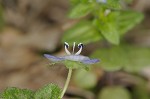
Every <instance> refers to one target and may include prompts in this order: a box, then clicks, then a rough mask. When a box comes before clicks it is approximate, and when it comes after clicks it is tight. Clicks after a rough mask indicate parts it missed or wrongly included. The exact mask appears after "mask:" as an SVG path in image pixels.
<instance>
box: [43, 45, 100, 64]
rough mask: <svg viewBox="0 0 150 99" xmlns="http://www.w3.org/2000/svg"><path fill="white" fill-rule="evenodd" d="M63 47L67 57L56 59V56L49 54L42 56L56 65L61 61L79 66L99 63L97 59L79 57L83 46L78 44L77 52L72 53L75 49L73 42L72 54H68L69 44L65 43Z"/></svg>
mask: <svg viewBox="0 0 150 99" xmlns="http://www.w3.org/2000/svg"><path fill="white" fill-rule="evenodd" d="M64 47H65V51H66V53H67V54H68V55H67V56H62V57H56V56H52V55H49V54H44V56H45V57H46V58H47V59H49V60H50V61H52V62H54V63H57V62H62V61H66V60H68V61H73V62H79V63H81V64H84V65H90V64H95V63H97V62H99V61H100V60H99V59H90V58H89V57H87V56H83V55H80V53H81V51H82V49H83V44H82V43H79V44H78V48H79V50H78V52H76V53H74V49H75V42H74V44H73V51H72V53H70V52H69V50H68V48H69V44H68V43H67V42H65V43H64Z"/></svg>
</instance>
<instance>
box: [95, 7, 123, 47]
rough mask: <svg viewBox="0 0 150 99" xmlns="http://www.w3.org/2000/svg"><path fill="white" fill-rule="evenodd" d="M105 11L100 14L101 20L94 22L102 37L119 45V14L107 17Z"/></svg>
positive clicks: (112, 13) (111, 13)
mask: <svg viewBox="0 0 150 99" xmlns="http://www.w3.org/2000/svg"><path fill="white" fill-rule="evenodd" d="M105 11H106V10H104V11H102V12H101V13H100V14H99V19H96V20H94V24H95V25H96V26H97V27H98V28H99V30H100V31H101V33H102V35H103V36H104V37H105V38H106V39H107V40H108V41H109V42H110V43H112V44H116V45H117V44H119V42H120V40H119V37H120V35H119V32H118V27H117V22H118V21H117V19H116V17H118V16H119V12H110V13H109V14H108V15H105Z"/></svg>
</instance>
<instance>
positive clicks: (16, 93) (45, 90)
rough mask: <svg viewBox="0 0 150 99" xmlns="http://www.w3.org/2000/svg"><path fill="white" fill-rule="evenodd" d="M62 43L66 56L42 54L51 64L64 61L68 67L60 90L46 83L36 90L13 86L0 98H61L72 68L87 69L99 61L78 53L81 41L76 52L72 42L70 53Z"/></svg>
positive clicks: (81, 45) (81, 47) (67, 45)
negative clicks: (64, 81) (65, 78)
mask: <svg viewBox="0 0 150 99" xmlns="http://www.w3.org/2000/svg"><path fill="white" fill-rule="evenodd" d="M64 45H65V46H64V47H65V51H66V53H67V54H68V55H67V56H62V57H56V56H52V55H48V54H44V56H45V57H46V58H47V59H49V60H50V61H52V64H55V63H64V64H65V66H66V67H67V68H68V69H69V72H68V76H67V80H66V83H65V86H64V88H63V90H61V88H59V87H58V86H57V85H55V84H48V85H46V86H44V87H42V88H41V89H39V90H37V91H36V92H33V91H31V90H28V89H19V88H15V87H13V88H7V89H6V90H4V92H2V93H1V95H0V98H1V99H62V98H63V96H64V94H65V92H66V90H67V87H68V85H69V82H70V79H71V75H72V70H73V69H78V68H84V69H86V70H88V69H89V68H90V66H89V65H91V64H95V63H97V62H99V59H90V58H89V57H87V56H82V55H80V53H81V51H82V49H83V44H82V43H79V44H78V48H79V51H78V52H76V53H74V49H75V42H74V46H73V51H72V53H70V51H69V50H68V48H69V44H68V43H66V42H65V43H64Z"/></svg>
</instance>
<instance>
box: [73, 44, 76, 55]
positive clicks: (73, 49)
mask: <svg viewBox="0 0 150 99" xmlns="http://www.w3.org/2000/svg"><path fill="white" fill-rule="evenodd" d="M75 46H76V42H73V50H72V54H74V49H75Z"/></svg>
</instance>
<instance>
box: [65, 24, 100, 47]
mask: <svg viewBox="0 0 150 99" xmlns="http://www.w3.org/2000/svg"><path fill="white" fill-rule="evenodd" d="M101 38H102V37H101V35H100V33H99V32H98V30H97V29H96V28H95V27H94V26H93V25H92V23H91V22H89V21H81V22H79V23H77V24H76V25H75V26H74V27H72V28H70V29H69V30H67V31H66V32H65V33H64V35H63V38H62V42H68V43H69V44H73V42H77V43H80V42H82V43H84V44H87V43H90V42H95V41H98V40H100V39H101Z"/></svg>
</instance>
